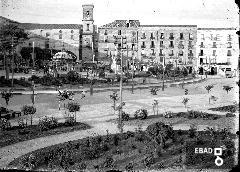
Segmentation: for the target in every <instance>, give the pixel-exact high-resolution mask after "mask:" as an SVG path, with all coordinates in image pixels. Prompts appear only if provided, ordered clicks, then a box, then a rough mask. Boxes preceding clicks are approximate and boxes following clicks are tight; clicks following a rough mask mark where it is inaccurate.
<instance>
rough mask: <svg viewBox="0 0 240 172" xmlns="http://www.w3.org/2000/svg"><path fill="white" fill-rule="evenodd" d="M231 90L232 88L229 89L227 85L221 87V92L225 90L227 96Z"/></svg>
mask: <svg viewBox="0 0 240 172" xmlns="http://www.w3.org/2000/svg"><path fill="white" fill-rule="evenodd" d="M232 88H233V87H230V86H228V85H224V86H223V90H225V91H226V92H227V94H228V92H229V91H231V89H232Z"/></svg>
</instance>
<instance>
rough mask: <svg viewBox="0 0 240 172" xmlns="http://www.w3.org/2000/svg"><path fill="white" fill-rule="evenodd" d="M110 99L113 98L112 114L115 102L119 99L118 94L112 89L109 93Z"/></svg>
mask: <svg viewBox="0 0 240 172" xmlns="http://www.w3.org/2000/svg"><path fill="white" fill-rule="evenodd" d="M109 96H110V99H112V100H113V106H112V107H113V110H114V114H115V110H116V102H117V101H118V100H119V97H118V94H117V92H116V91H113V93H112V94H110V95H109Z"/></svg>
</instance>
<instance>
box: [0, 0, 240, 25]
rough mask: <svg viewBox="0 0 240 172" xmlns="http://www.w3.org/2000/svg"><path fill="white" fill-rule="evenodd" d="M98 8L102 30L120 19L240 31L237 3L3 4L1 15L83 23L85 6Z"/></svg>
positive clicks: (63, 0) (106, 0) (15, 0)
mask: <svg viewBox="0 0 240 172" xmlns="http://www.w3.org/2000/svg"><path fill="white" fill-rule="evenodd" d="M83 4H93V5H94V20H95V24H97V25H98V26H101V25H104V24H107V23H110V22H112V21H114V20H117V19H124V20H129V19H138V20H140V22H141V24H159V25H161V24H170V25H174V24H197V25H198V27H239V15H238V7H237V5H236V4H235V3H234V0H0V5H1V6H0V8H1V9H0V15H1V16H3V17H7V18H10V19H12V20H16V21H19V22H25V23H55V24H57V23H59V24H60V23H65V24H81V23H82V5H83Z"/></svg>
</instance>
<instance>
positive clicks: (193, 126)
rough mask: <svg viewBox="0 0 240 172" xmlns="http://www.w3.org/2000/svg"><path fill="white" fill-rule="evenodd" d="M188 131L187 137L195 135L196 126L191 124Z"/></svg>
mask: <svg viewBox="0 0 240 172" xmlns="http://www.w3.org/2000/svg"><path fill="white" fill-rule="evenodd" d="M188 131H189V137H190V138H194V137H196V136H197V127H196V126H195V125H191V126H190V129H189V130H188Z"/></svg>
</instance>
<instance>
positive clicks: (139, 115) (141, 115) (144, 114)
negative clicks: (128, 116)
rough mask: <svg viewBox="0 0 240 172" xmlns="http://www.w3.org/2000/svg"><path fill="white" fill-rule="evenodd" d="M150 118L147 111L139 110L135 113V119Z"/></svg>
mask: <svg viewBox="0 0 240 172" xmlns="http://www.w3.org/2000/svg"><path fill="white" fill-rule="evenodd" d="M147 116H148V112H147V110H146V109H139V110H137V111H136V112H135V113H134V117H135V119H141V120H143V119H146V118H147Z"/></svg>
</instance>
